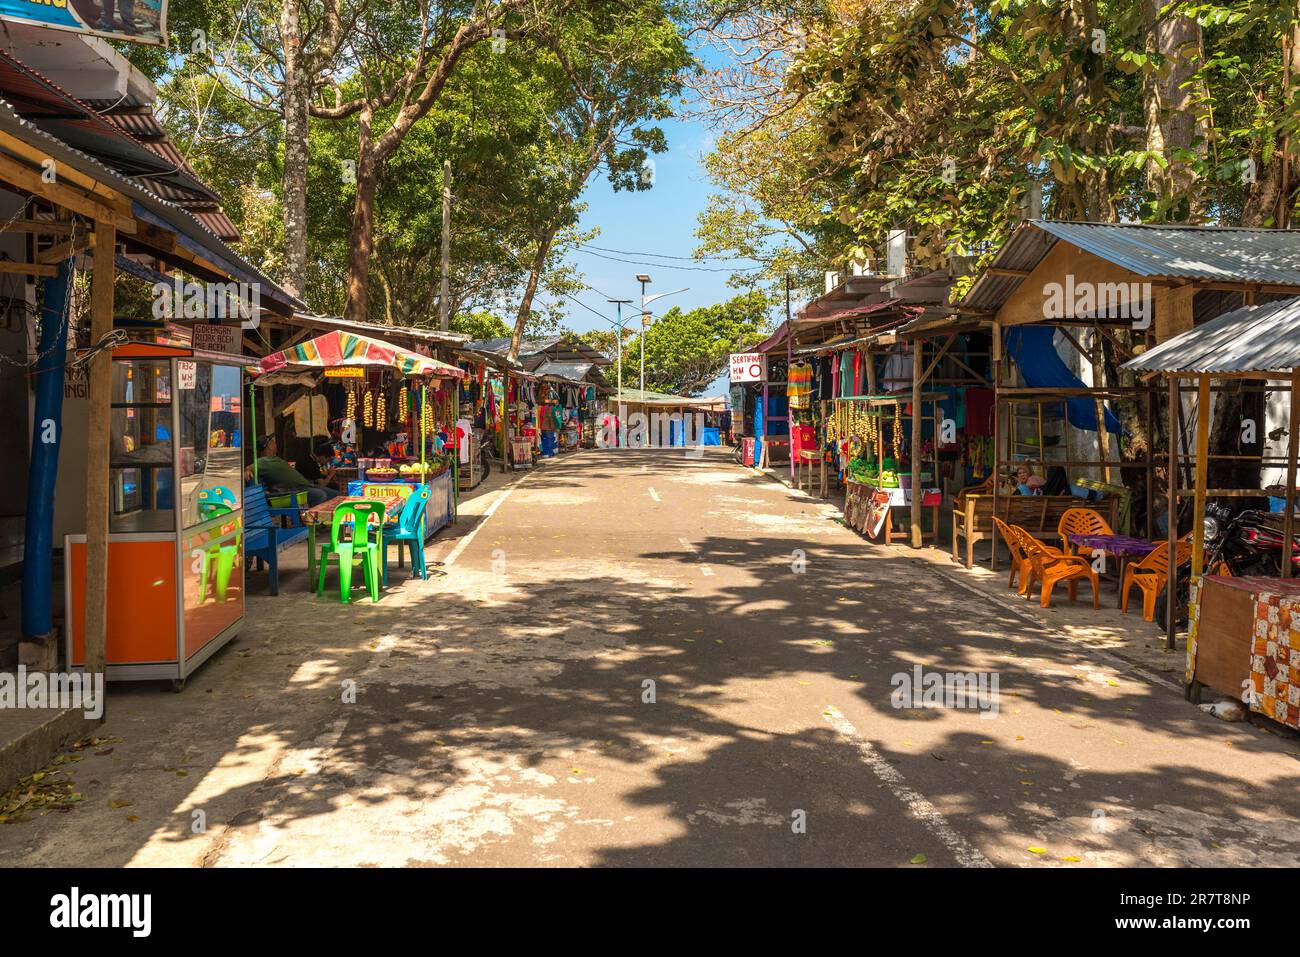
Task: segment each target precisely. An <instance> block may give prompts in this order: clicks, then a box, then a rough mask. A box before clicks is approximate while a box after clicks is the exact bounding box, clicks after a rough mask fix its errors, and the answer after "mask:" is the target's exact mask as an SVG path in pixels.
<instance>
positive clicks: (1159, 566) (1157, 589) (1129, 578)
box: [1119, 538, 1192, 621]
mask: <svg viewBox="0 0 1300 957" xmlns="http://www.w3.org/2000/svg"><path fill="white" fill-rule="evenodd" d="M1174 555H1175V557H1176V558H1177V561H1176V562H1175V564H1176V565H1181V564H1182V563H1183V562H1185V561H1187V560H1188V559H1190V558H1191V556H1192V543H1191V542H1189V541H1188V540H1187V539H1185V538H1182V539H1179V540H1178V547H1177V551H1175V552H1174ZM1168 583H1169V543H1168V542H1161V543H1160V544H1159V545H1157V546H1156V549H1155V551H1153V552H1151V553H1150V554H1149V555H1147V557H1146V558H1144V559H1142V561H1140V562H1137V563H1136V564H1133V565H1129V566H1128V568H1126V569H1124V581H1123V582H1122V583H1121V585H1120V599H1119V607H1120V609H1121V610H1122V611H1125V612H1127V611H1128V593H1129V589H1131V588H1132V587H1133V586H1134V585H1137V586H1138V588H1140V589H1142V617H1143V619H1145V620H1146V621H1155V620H1156V599H1157V598H1159V597H1160V593H1161V592H1162V591H1164V590H1165V586H1166V585H1167V584H1168Z"/></svg>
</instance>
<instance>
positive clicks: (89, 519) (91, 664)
mask: <svg viewBox="0 0 1300 957" xmlns="http://www.w3.org/2000/svg"><path fill="white" fill-rule="evenodd" d="M116 249H117V227H116V226H115V225H114V224H113V223H111V222H108V221H105V220H102V219H100V220H96V221H95V252H94V260H93V264H92V266H93V270H94V272H93V275H92V276H91V284H90V344H91V347H92V348H93V347H94V346H96V345H98V344H99V343H100V342H101V341H102V340H103V338H104V337H105V336H107V335H108V334H109V333H111V332H112V331H113V280H114V274H115V272H116V270H117V263H116V257H115V253H116ZM86 378H87V383H88V385H89V389H90V408H89V428H88V434H87V439H86V474H87V475H88V476H89V481H87V482H86V621H85V629H86V630H85V636H86V645H85V672H86V674H88V675H94V674H103V672H104V646H105V641H106V637H107V630H108V488H109V480H108V432H109V427H110V423H109V412H110V406H111V403H112V396H111V395H110V393H111V392H112V390H113V354H112V352H111V351H109V350H104V351H103V352H100V353H99V354H98V355H96V356H94V357H93V358H92V359H91V360H90V368H89V369H88V370H87V375H86Z"/></svg>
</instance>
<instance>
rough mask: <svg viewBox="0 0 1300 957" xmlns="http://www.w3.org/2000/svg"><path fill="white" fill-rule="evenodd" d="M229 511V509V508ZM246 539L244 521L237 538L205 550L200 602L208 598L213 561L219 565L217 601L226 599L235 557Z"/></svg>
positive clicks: (215, 582)
mask: <svg viewBox="0 0 1300 957" xmlns="http://www.w3.org/2000/svg"><path fill="white" fill-rule="evenodd" d="M227 511H228V510H227ZM243 539H244V523H243V522H242V521H241V522H240V523H239V528H238V529H237V530H236V532H235V540H234V541H233V542H228V543H226V544H221V543H215V544H212V545H209V546H208V547H207V548H205V549H204V550H203V558H202V565H201V567H200V569H199V604H200V605H201V604H203V603H204V602H205V601H207V600H208V571H209V569H210V568H211V566H212V564H213V562H215V563H216V566H217V574H216V578H215V581H214V585H215V592H216V595H215V597H216V599H217V601H225V600H226V589H227V587H228V586H229V585H230V575H231V573H232V572H233V571H234V569H235V559H236V558H238V556H239V551H240V546H241V545H242V544H243Z"/></svg>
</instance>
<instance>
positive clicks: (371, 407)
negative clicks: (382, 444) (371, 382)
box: [361, 389, 375, 429]
mask: <svg viewBox="0 0 1300 957" xmlns="http://www.w3.org/2000/svg"><path fill="white" fill-rule="evenodd" d="M361 416H362V421H363V422H364V423H365V426H366V428H367V429H373V428H374V427H375V394H374V392H372V391H371V390H370V389H367V390H366V395H365V398H364V399H363V401H362V403H361Z"/></svg>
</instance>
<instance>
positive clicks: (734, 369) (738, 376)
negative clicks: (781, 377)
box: [731, 352, 767, 382]
mask: <svg viewBox="0 0 1300 957" xmlns="http://www.w3.org/2000/svg"><path fill="white" fill-rule="evenodd" d="M766 378H767V356H766V355H765V354H764V353H762V352H733V353H732V354H731V381H732V382H762V381H763V380H764V379H766Z"/></svg>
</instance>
